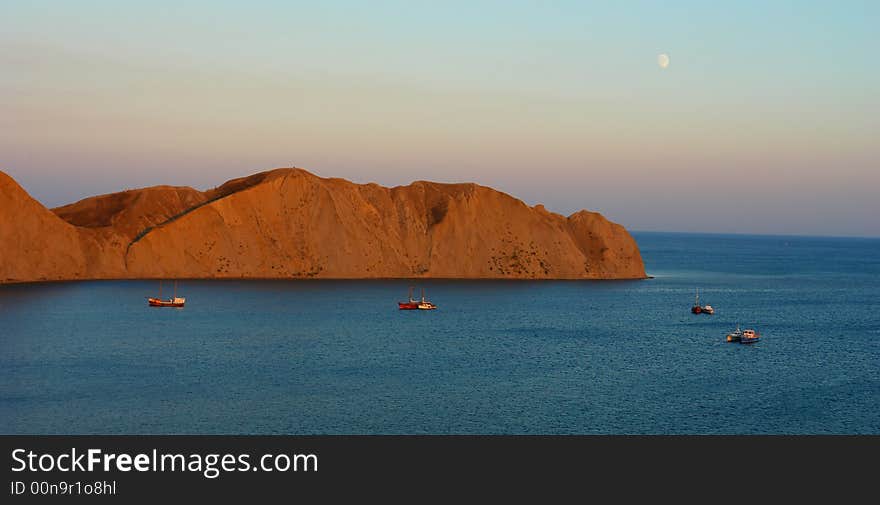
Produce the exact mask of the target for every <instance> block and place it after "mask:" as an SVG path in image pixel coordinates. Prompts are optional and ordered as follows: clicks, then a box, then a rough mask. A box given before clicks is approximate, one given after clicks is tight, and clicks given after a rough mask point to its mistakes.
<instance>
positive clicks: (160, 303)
mask: <svg viewBox="0 0 880 505" xmlns="http://www.w3.org/2000/svg"><path fill="white" fill-rule="evenodd" d="M147 304H148V305H149V306H150V307H183V306H184V305H185V304H186V298H181V297H178V296H177V281H174V296H173V297H172V298H169V299H167V300H163V299H162V281H159V296H158V298H152V297H149V298H147Z"/></svg>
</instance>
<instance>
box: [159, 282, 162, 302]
mask: <svg viewBox="0 0 880 505" xmlns="http://www.w3.org/2000/svg"><path fill="white" fill-rule="evenodd" d="M159 298H162V281H159Z"/></svg>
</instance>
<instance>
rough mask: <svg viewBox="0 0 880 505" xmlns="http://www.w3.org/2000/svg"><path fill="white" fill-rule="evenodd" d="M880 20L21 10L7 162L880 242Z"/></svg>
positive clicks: (94, 182)
mask: <svg viewBox="0 0 880 505" xmlns="http://www.w3.org/2000/svg"><path fill="white" fill-rule="evenodd" d="M877 26H880V2H869V1H865V2H854V1H828V2H809V1H787V2H782V1H748V0H740V1H736V2H705V1H679V2H675V1H663V2H661V1H657V2H631V1H621V2H587V1H568V2H566V1H543V2H539V1H530V2H524V1H444V2H439V1H433V2H426V1H377V0H374V1H369V2H367V1H362V2H340V1H336V2H334V1H327V2H314V1H309V2H298V1H272V2H270V1H249V2H241V1H238V2H228V1H216V0H215V1H210V2H209V1H198V2H197V1H176V2H166V1H159V0H156V1H151V2H111V1H102V2H98V1H88V0H80V1H77V2H68V1H56V2H44V1H39V0H35V1H27V2H25V1H14V2H12V1H9V0H0V170H3V171H5V172H7V173H8V174H9V175H11V176H12V177H14V178H15V179H16V180H17V181H18V182H19V183H20V184H21V185H22V186H23V187H24V188H25V189H26V190H27V191H28V192H29V193H31V195H32V196H34V197H35V198H37V199H38V200H40V201H41V202H42V203H43V204H45V205H47V206H49V207H54V206H58V205H62V204H65V203H70V202H73V201H76V200H78V199H81V198H84V197H87V196H91V195H96V194H102V193H109V192H115V191H120V190H123V189H130V188H136V187H143V186H149V185H156V184H172V185H189V186H193V187H196V188H199V189H207V188H210V187H214V186H217V185H219V184H221V183H222V182H224V181H226V180H228V179H231V178H234V177H239V176H243V175H247V174H251V173H255V172H259V171H263V170H266V169H270V168H276V167H285V166H297V167H302V168H306V169H308V170H309V171H311V172H314V173H316V174H318V175H320V176H324V177H343V178H346V179H350V180H353V181H355V182H360V183H366V182H376V183H379V184H382V185H386V186H388V185H400V184H408V183H409V182H412V181H414V180H434V181H441V182H463V181H472V182H477V183H479V184H483V185H487V186H491V187H494V188H496V189H499V190H502V191H505V192H508V193H510V194H512V195H514V196H516V197H518V198H520V199H522V200H524V201H525V202H526V203H528V204H530V205H534V204H537V203H542V204H544V205H545V206H546V207H547V208H548V209H549V210H553V211H555V212H559V213H562V214H569V213H571V212H574V211H576V210H579V209H582V208H587V209H590V210H595V211H600V212H602V213H603V214H604V215H606V216H607V217H608V218H609V219H612V220H614V221H616V222H619V223H621V224H623V225H624V226H626V227H627V228H628V229H631V230H646V231H648V230H655V231H690V232H720V233H762V234H764V233H767V234H796V235H837V236H880V219H878V216H880V198H878V196H877V194H878V192H880V139H878V137H880V135H878V132H880V64H878V54H880V36H878V35H877V33H876V31H877ZM659 54H668V55H669V57H670V60H671V63H670V65H669V66H668V67H667V68H665V69H664V68H661V67H660V66H659V65H658V60H657V58H658V55H659Z"/></svg>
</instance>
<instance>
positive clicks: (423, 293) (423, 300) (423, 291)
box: [422, 288, 425, 303]
mask: <svg viewBox="0 0 880 505" xmlns="http://www.w3.org/2000/svg"><path fill="white" fill-rule="evenodd" d="M422 303H425V288H422Z"/></svg>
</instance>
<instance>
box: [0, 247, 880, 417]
mask: <svg viewBox="0 0 880 505" xmlns="http://www.w3.org/2000/svg"><path fill="white" fill-rule="evenodd" d="M634 236H635V238H636V240H637V241H638V244H639V246H640V248H641V251H642V255H643V258H644V260H645V264H646V269H647V272H648V274H649V275H651V276H653V278H651V279H646V280H633V281H491V280H479V281H469V280H467V281H466V280H431V279H418V280H363V281H360V280H359V281H335V280H275V281H255V280H241V281H239V280H234V281H233V280H226V281H195V280H191V281H181V282H180V283H179V286H178V290H179V295H182V296H185V297H186V298H187V302H186V307H185V308H181V309H175V308H150V307H148V306H147V303H146V300H145V297H146V296H153V295H155V294H156V293H157V289H158V283H157V282H154V281H92V282H61V283H37V284H18V285H5V286H0V433H4V434H880V298H878V293H880V239H857V238H817V237H794V236H746V235H702V234H673V233H634ZM410 286H413V287H415V288H416V293H417V294H418V293H419V291H420V289H421V288H424V289H425V290H426V294H427V296H428V298H429V299H430V300H431V301H432V302H434V303H435V304H437V306H438V307H439V308H438V309H437V310H434V311H401V310H398V308H397V302H398V300H402V299H405V298H406V297H407V294H408V290H409V287H410ZM170 288H171V284H170V283H166V284H165V291H164V294H166V295H167V294H168V293H169V290H170ZM696 290H699V293H700V301H701V303H703V304H710V305H712V306H713V307H714V308H715V314H714V315H694V314H692V313H691V311H690V309H691V306H692V304H693V302H694V297H695V292H696ZM737 325H740V326H741V327H742V328H753V329H755V330H757V331H758V332H759V333H760V334H761V336H762V339H761V340H760V342H757V343H755V344H751V345H745V344H738V343H728V342H726V340H725V335H726V334H727V333H729V332H730V331H731V330H733V329H734V328H736V326H737Z"/></svg>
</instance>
